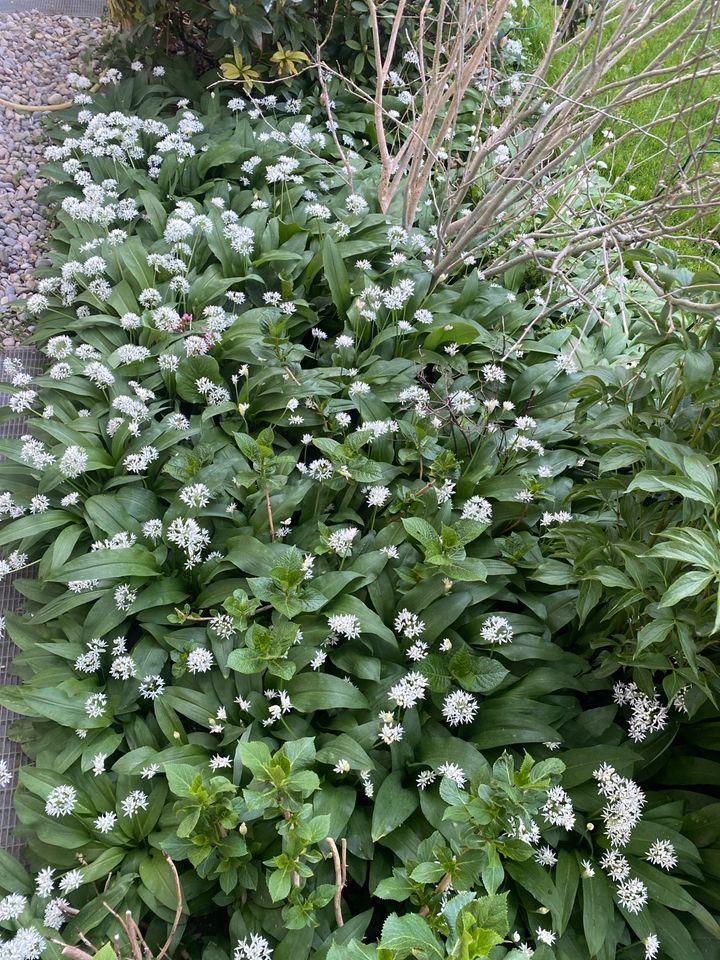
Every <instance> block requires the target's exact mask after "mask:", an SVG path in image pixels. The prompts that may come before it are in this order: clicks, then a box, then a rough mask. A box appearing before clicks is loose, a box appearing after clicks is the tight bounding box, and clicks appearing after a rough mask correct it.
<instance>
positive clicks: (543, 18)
mask: <svg viewBox="0 0 720 960" xmlns="http://www.w3.org/2000/svg"><path fill="white" fill-rule="evenodd" d="M683 6H684V4H683V3H682V2H678V3H677V4H675V5H674V6H673V7H672V8H671V16H672V15H673V14H675V13H676V12H678V11H680V10H682V8H683ZM555 12H556V7H555V4H554V3H553V2H552V0H540V2H539V3H538V4H537V6H536V7H535V16H534V18H533V19H534V28H533V30H532V31H530V33H531V34H532V37H531V39H530V43H529V44H528V47H529V51H530V52H531V55H532V54H533V53H535V52H536V51H538V50H539V49H540V48H541V46H542V45H543V44H544V43H547V40H548V38H549V36H550V32H551V30H552V26H553V22H554V17H555ZM689 20H690V14H688V15H687V16H685V17H680V18H678V19H677V20H676V21H673V22H670V23H667V24H666V26H665V28H664V29H662V30H659V31H657V33H655V34H653V35H651V36H649V37H648V38H647V40H645V41H644V42H642V43H641V44H639V45H638V46H637V47H635V48H634V49H633V50H632V51H630V52H629V53H628V55H627V57H626V58H625V59H624V60H623V61H622V62H621V63H620V64H618V65H617V67H616V68H615V69H614V70H613V71H611V72H610V73H609V74H608V76H607V81H608V82H612V81H617V80H623V79H626V78H628V77H633V76H639V75H640V74H641V73H642V72H643V70H645V69H646V68H647V66H648V64H650V63H651V62H652V61H653V60H654V59H655V58H656V57H657V56H658V55H659V54H660V53H661V52H662V50H663V49H664V48H665V47H667V46H668V45H669V44H671V43H672V42H673V41H675V40H676V39H677V37H678V36H679V35H680V34H681V33H682V32H683V30H684V29H685V28H686V27H687V24H688V22H689ZM701 42H702V38H701V37H698V38H693V39H688V41H687V42H686V43H684V44H683V45H682V46H680V47H679V48H678V50H677V51H676V52H675V53H674V55H673V57H672V58H671V59H670V60H669V63H672V64H678V65H679V64H681V63H682V62H684V61H687V60H688V59H689V58H690V57H691V56H693V54H694V53H695V52H696V50H697V49H698V48H699V45H700V43H701ZM565 62H566V61H565ZM563 67H564V61H563V59H561V58H558V62H557V64H556V70H557V74H559V72H560V71H561V70H562V69H563ZM557 74H556V75H557ZM691 87H692V93H693V98H694V100H695V102H696V104H698V106H697V107H696V108H695V109H694V110H693V112H692V115H691V117H690V120H689V131H688V130H687V129H684V127H685V128H687V127H688V124H687V123H686V124H684V125H680V124H675V123H674V122H673V121H672V120H671V119H668V120H665V121H663V122H660V123H656V121H658V120H661V118H662V117H664V116H667V115H668V114H671V113H672V112H673V109H674V108H675V106H676V105H678V104H680V103H683V102H684V101H685V99H686V98H687V97H688V94H689V91H690V89H691ZM705 101H707V102H705ZM719 102H720V76H714V77H709V78H706V79H703V80H697V81H689V82H688V83H687V84H682V85H680V86H678V87H675V88H673V89H672V90H671V91H668V90H660V89H659V90H658V92H657V93H655V94H651V95H649V96H647V97H644V98H643V99H642V100H639V101H637V102H635V103H633V104H630V105H629V106H628V107H626V108H625V109H624V110H623V112H622V113H621V114H620V115H619V116H618V117H617V118H616V119H615V120H613V121H609V122H608V124H607V128H608V129H610V130H611V131H612V132H613V133H614V135H615V136H616V137H618V138H620V137H621V136H622V134H624V133H626V132H627V129H628V125H632V126H635V127H639V128H647V127H648V126H649V125H652V134H651V135H644V134H642V133H638V134H637V135H635V136H630V137H627V138H626V139H625V140H623V141H622V142H621V143H618V145H617V146H616V148H615V149H614V150H613V151H612V153H611V154H610V155H609V156H608V157H606V159H607V161H608V163H609V164H610V167H611V170H612V172H613V174H614V175H615V178H616V179H617V180H618V184H619V186H620V188H621V189H625V190H630V191H631V192H632V193H633V195H634V196H635V197H638V198H640V199H648V198H649V197H651V196H652V195H653V193H654V191H655V190H656V189H657V184H658V179H659V178H660V177H661V176H662V175H664V176H665V177H671V176H680V175H681V173H682V167H683V164H684V163H685V162H687V160H689V158H690V156H691V152H692V150H693V149H694V148H695V147H696V146H697V145H698V144H699V143H701V142H702V141H703V139H704V138H705V136H706V135H707V131H708V129H709V128H711V127H713V126H715V129H716V131H717V133H718V136H720V129H718V127H717V126H716V120H717V109H718V108H717V105H718V103H719ZM597 142H598V144H600V143H601V142H603V140H602V135H599V136H598V141H597ZM670 142H672V143H674V144H675V147H674V153H675V159H676V161H677V163H676V164H673V165H672V166H671V164H670V163H669V162H668V156H667V150H666V145H667V144H668V143H670ZM717 149H718V151H720V141H719V142H718V143H717ZM705 162H706V164H707V168H710V167H711V166H712V165H713V164H720V152H719V153H718V154H713V153H712V152H710V151H708V153H707V156H706V161H705ZM687 232H688V235H689V236H690V237H691V238H692V239H672V240H668V241H667V245H668V246H670V247H672V248H673V249H675V250H676V251H677V252H678V253H679V254H680V255H681V256H682V257H683V258H684V259H688V260H690V259H692V260H695V261H696V259H697V258H698V257H707V255H708V252H709V251H708V247H707V245H706V244H704V243H703V242H702V240H703V239H704V238H708V237H714V238H716V239H717V238H718V236H719V234H720V214H718V213H717V212H714V213H712V214H711V215H709V216H707V217H704V218H703V219H702V220H698V221H696V222H695V223H693V224H691V225H690V226H689V227H688V231H687ZM694 238H697V239H694Z"/></svg>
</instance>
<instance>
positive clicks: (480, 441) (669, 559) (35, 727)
mask: <svg viewBox="0 0 720 960" xmlns="http://www.w3.org/2000/svg"><path fill="white" fill-rule="evenodd" d="M178 90H181V91H182V93H183V97H184V98H188V99H184V100H183V101H182V102H181V103H180V104H178V95H177V91H178ZM233 92H236V91H233ZM326 121H327V114H326V111H325V109H324V107H322V106H320V104H319V103H318V102H317V99H307V100H305V101H302V102H300V101H299V100H298V99H295V98H291V97H290V96H283V97H280V98H279V99H276V98H275V97H272V98H266V99H264V100H261V101H257V102H254V103H247V102H246V101H244V100H241V99H239V98H237V97H235V98H233V99H232V100H228V97H227V94H226V93H225V92H220V91H217V92H215V93H214V94H209V93H208V92H206V91H205V90H204V88H203V86H202V84H201V83H200V82H198V81H196V80H194V79H193V78H192V77H191V76H189V75H187V74H184V73H183V74H181V73H179V72H175V71H174V70H173V69H171V68H168V69H167V72H166V74H165V76H164V77H162V76H161V77H158V76H152V75H149V74H147V73H145V72H138V73H137V74H136V75H134V76H132V75H131V76H130V77H129V78H126V79H124V80H120V81H119V82H118V83H116V84H113V83H109V84H107V85H106V88H105V90H104V92H103V93H102V94H101V95H100V96H98V97H97V98H96V99H95V100H94V101H93V102H92V103H88V104H84V103H80V104H79V105H78V108H77V109H76V110H73V111H68V112H67V114H66V115H63V116H62V117H61V124H60V125H59V126H58V127H57V128H55V129H54V136H55V138H56V141H57V142H56V144H55V145H54V146H53V147H52V148H51V149H50V150H49V152H48V159H49V161H50V162H49V163H48V164H47V174H48V176H49V178H51V179H52V181H54V183H53V185H52V186H51V187H49V188H48V190H47V192H46V197H47V200H48V202H50V203H53V204H54V206H55V209H56V210H57V220H58V224H57V228H56V229H55V231H54V235H53V236H54V243H53V245H54V251H53V254H52V257H53V266H52V268H50V269H48V270H47V271H45V276H44V277H43V278H42V279H41V281H40V287H39V289H40V293H39V294H38V295H36V296H34V297H31V298H30V300H29V302H28V306H29V308H30V309H31V310H32V311H34V312H35V313H37V314H38V316H39V317H40V328H41V336H40V338H39V339H40V342H41V344H42V349H43V350H44V351H45V353H46V354H47V357H48V369H47V371H46V372H45V373H44V374H43V375H41V376H39V377H35V378H28V377H27V376H26V375H25V373H24V371H23V370H22V369H21V368H20V367H19V365H18V364H17V363H14V362H6V363H5V366H4V368H3V376H4V379H5V381H6V382H7V383H8V387H7V389H8V390H9V391H10V392H11V394H12V397H11V400H10V404H9V406H8V407H7V408H6V409H5V410H4V411H3V416H4V417H5V418H10V417H13V416H17V415H18V414H23V415H25V416H26V417H27V418H28V419H27V433H26V435H25V436H24V437H23V438H22V439H20V440H16V441H15V440H4V441H2V442H1V446H0V451H1V452H2V453H3V455H4V457H5V459H4V460H3V461H2V463H0V474H1V475H2V478H3V481H2V484H0V489H2V490H5V491H7V492H6V493H3V494H2V495H0V509H1V510H2V514H3V518H4V519H3V523H2V527H0V545H2V547H3V549H4V551H5V560H4V561H2V563H3V566H2V568H0V570H2V571H3V572H4V573H5V574H7V575H13V576H16V577H17V576H21V575H22V571H23V570H25V569H27V568H29V567H31V566H35V567H37V572H38V578H37V579H30V578H27V579H18V580H16V583H17V586H18V589H19V590H20V591H21V592H22V594H23V596H24V597H25V598H26V601H27V613H26V614H25V615H24V616H22V617H15V616H10V615H8V617H7V630H8V633H9V635H10V636H11V638H12V639H13V640H14V641H15V643H17V645H18V646H19V647H20V650H21V652H20V655H19V656H18V658H17V662H16V668H17V670H18V672H19V673H20V675H21V676H22V677H23V680H24V682H23V683H22V685H20V686H18V687H14V688H13V687H10V688H4V690H3V691H2V702H3V703H4V704H6V705H7V706H9V707H11V708H12V709H14V710H15V711H16V712H18V713H20V714H22V715H23V716H24V717H26V718H27V719H26V720H24V721H20V722H19V723H18V725H17V729H16V732H17V735H18V737H19V738H20V739H21V740H22V743H23V747H24V749H25V751H26V752H27V754H28V756H29V757H30V759H31V761H32V762H31V763H30V764H28V765H27V766H26V767H24V768H23V770H22V771H21V773H20V780H21V788H20V790H19V791H18V794H17V797H16V807H17V811H18V816H19V818H20V821H21V824H22V830H23V835H24V837H25V838H26V840H27V845H28V846H27V855H28V860H29V867H30V868H31V869H32V870H33V871H37V870H39V869H40V870H42V869H43V868H47V867H50V868H52V870H53V871H55V872H56V873H57V874H62V880H61V881H60V885H59V891H60V892H62V894H63V895H64V896H66V897H67V899H68V900H69V902H70V905H71V907H72V908H75V909H79V911H80V912H79V913H77V914H76V915H73V916H72V918H71V921H70V922H66V920H67V915H66V914H64V912H63V911H64V908H63V907H62V906H58V905H57V902H56V900H57V897H56V894H57V891H53V890H52V883H51V880H50V878H48V877H47V875H46V874H45V875H43V873H42V872H41V874H40V875H39V876H38V877H37V878H36V879H35V880H34V879H33V877H32V875H31V873H29V872H28V871H27V870H26V869H25V867H23V866H21V865H19V864H15V863H13V862H12V861H10V859H9V858H3V861H2V862H3V864H4V870H3V872H2V875H1V876H0V885H1V886H2V887H3V890H4V892H6V893H7V894H8V896H7V897H6V898H5V899H3V900H1V901H0V916H1V917H2V922H3V924H4V926H5V927H6V928H7V930H8V932H9V936H11V937H12V936H13V935H14V934H15V931H16V930H17V929H18V928H21V929H35V930H36V931H39V932H37V933H36V934H34V935H32V936H36V937H37V936H42V937H43V938H44V940H45V941H49V938H50V937H51V936H57V932H56V931H57V929H59V928H60V927H62V934H61V935H62V937H63V938H64V939H65V940H66V941H67V942H72V943H77V942H79V936H78V933H77V931H78V930H80V931H82V932H83V934H84V935H87V936H88V937H89V938H90V940H92V941H93V942H95V943H101V942H104V941H105V940H106V939H107V938H108V937H110V936H111V935H113V934H114V933H116V932H118V930H119V929H120V928H119V926H118V921H117V919H116V918H114V917H113V916H112V915H110V914H109V912H108V911H107V909H106V908H105V907H104V906H103V904H102V900H105V901H106V902H107V903H108V904H109V905H110V906H111V907H112V908H114V909H116V910H118V911H120V908H122V910H131V911H132V914H133V916H134V917H135V918H136V919H137V920H138V921H139V922H140V924H141V926H142V929H143V933H144V936H145V938H146V940H147V942H148V944H149V945H150V947H151V949H152V950H154V951H157V950H158V949H159V947H160V946H161V945H162V944H163V942H164V941H165V938H166V936H167V932H168V929H169V927H170V925H171V923H172V920H173V916H174V912H175V907H176V900H177V898H176V891H175V887H174V880H173V875H172V870H171V867H170V866H169V864H168V863H167V861H166V860H165V859H164V858H163V856H162V852H163V851H165V852H167V853H168V854H169V855H170V857H171V858H172V860H173V861H174V863H175V864H176V865H177V868H178V871H179V874H180V880H181V885H182V891H183V905H182V906H183V909H182V916H181V922H180V926H179V928H178V930H177V933H176V934H175V938H174V943H173V951H172V952H173V953H174V955H176V956H189V957H192V958H195V957H203V958H205V960H224V958H227V957H229V956H230V955H231V954H232V951H233V948H234V947H235V956H236V958H237V960H246V958H247V960H263V958H265V957H266V956H267V955H268V954H269V947H268V946H267V944H266V943H265V940H259V939H257V938H258V937H261V938H267V941H268V942H269V943H271V944H272V945H273V948H274V956H275V958H276V960H287V958H292V960H306V958H312V960H324V958H325V957H328V958H329V960H375V958H377V960H402V958H404V957H406V956H408V955H413V956H415V957H419V958H427V960H431V958H434V957H438V958H442V957H444V956H451V957H453V958H458V960H473V958H476V957H477V958H479V957H484V956H490V957H492V958H493V960H500V958H503V957H507V958H508V960H509V958H514V960H519V958H521V957H527V956H531V955H533V951H534V956H535V957H536V958H537V960H547V958H552V957H557V958H558V960H586V958H587V957H597V958H600V960H614V958H615V957H618V956H623V957H628V958H631V960H632V958H642V957H654V956H666V957H669V958H671V960H702V958H712V957H718V956H720V939H719V938H720V927H719V926H718V923H717V921H716V919H715V917H716V915H717V912H718V910H719V909H720V866H719V865H720V827H718V809H719V807H718V804H717V802H715V800H714V797H713V795H712V792H711V791H712V787H713V786H716V785H717V783H718V782H719V772H720V764H719V763H718V761H717V759H707V758H706V757H704V756H703V751H713V752H714V753H717V752H718V751H720V738H719V737H718V722H717V720H716V708H715V704H716V701H717V696H718V682H717V674H716V669H715V663H714V659H715V657H714V643H715V641H714V640H713V636H714V634H715V631H716V627H717V624H718V614H717V590H718V581H720V563H719V562H718V559H717V558H718V543H720V539H719V538H718V527H717V506H716V501H717V473H716V466H715V463H716V460H717V457H718V454H717V443H718V440H719V439H720V435H719V433H718V426H717V425H716V417H717V414H718V412H719V411H718V395H717V387H716V384H715V381H716V377H715V366H716V363H717V362H718V360H719V359H720V343H719V342H718V340H717V334H716V332H715V328H714V324H713V317H712V315H713V307H712V306H708V307H707V308H705V307H703V306H702V304H701V305H700V306H699V308H698V309H697V310H696V311H690V310H687V309H685V310H679V311H676V313H675V317H674V324H673V326H672V329H671V330H670V332H667V333H661V332H660V331H664V330H667V329H668V324H667V308H666V306H665V304H664V301H663V300H661V299H660V298H658V297H657V296H656V295H655V294H653V293H652V292H651V291H649V290H648V289H647V288H645V287H644V286H642V285H640V284H638V283H637V282H633V283H629V282H624V283H622V282H618V284H617V286H616V288H614V289H613V288H610V287H608V288H607V289H602V290H596V291H595V294H594V299H593V300H592V301H589V300H588V299H587V298H586V299H585V300H584V301H583V302H578V303H574V304H570V305H568V304H567V303H566V302H565V301H563V304H564V305H563V306H562V308H558V310H557V311H555V312H554V313H553V312H552V311H550V312H549V315H548V311H547V309H546V307H547V299H548V298H549V297H551V296H552V294H551V292H550V288H545V287H542V286H539V287H538V286H537V285H538V284H539V283H540V281H539V280H538V278H537V277H535V276H532V275H531V274H529V273H525V272H524V271H509V272H506V274H505V276H504V277H503V281H504V283H502V284H501V283H499V282H489V281H488V280H486V279H484V278H483V276H482V273H481V271H480V270H479V269H478V268H477V267H476V266H475V265H474V264H473V263H470V262H468V263H466V264H464V265H463V266H462V267H461V268H460V269H458V270H456V271H455V272H453V273H452V274H451V275H449V276H447V277H444V278H443V279H442V281H441V282H437V283H433V281H432V274H431V266H432V263H431V262H429V261H428V257H429V256H430V254H431V248H432V246H433V242H434V239H433V224H432V218H431V214H430V213H429V212H428V211H427V209H424V211H423V218H422V221H423V222H422V223H421V224H419V225H418V228H417V229H416V230H413V231H412V232H411V233H409V234H408V233H406V232H405V231H404V230H402V228H399V227H397V226H396V225H395V224H394V223H393V221H392V219H391V217H387V216H385V215H381V214H380V213H378V212H377V210H376V205H375V196H376V184H377V161H376V158H375V156H374V153H373V149H372V146H371V145H370V143H369V141H363V140H362V139H361V135H362V134H364V133H365V128H361V130H360V133H359V135H358V136H356V137H354V138H353V137H351V135H350V133H349V132H348V129H347V128H349V127H350V126H351V124H352V123H353V122H354V118H352V117H350V118H348V116H347V115H345V116H344V117H343V122H344V123H345V125H346V128H345V129H343V128H342V127H341V134H342V136H343V143H344V147H345V148H346V150H347V151H348V155H349V157H350V160H351V162H352V164H353V168H354V181H353V182H354V186H353V191H350V189H349V187H348V184H347V180H346V169H345V166H344V163H343V162H342V160H341V158H340V157H339V156H338V153H337V148H336V145H335V143H334V142H333V138H332V137H331V135H330V133H329V132H328V129H327V124H326ZM614 202H617V199H616V200H615V201H614ZM636 255H638V256H642V257H644V258H645V259H646V260H647V261H648V262H653V261H657V260H658V259H660V255H659V254H653V253H651V252H649V251H648V252H646V253H641V254H636ZM596 266H597V264H596V262H595V261H594V260H593V258H592V256H588V257H587V258H586V261H585V262H583V263H582V264H581V266H580V267H579V268H578V269H583V270H587V271H592V270H594V269H595V268H596ZM657 276H658V278H659V281H658V282H660V281H661V282H663V283H665V284H666V285H667V287H668V289H670V290H672V291H673V292H674V294H675V295H676V296H677V297H682V298H684V299H686V300H687V299H688V298H689V297H690V296H692V297H694V298H695V299H698V300H700V299H701V298H705V299H706V300H708V301H710V299H711V297H712V283H713V282H714V280H715V279H716V278H713V277H702V276H695V277H693V276H691V275H689V274H685V273H682V272H673V271H672V270H670V269H667V270H665V271H664V272H663V271H662V270H660V271H658V273H657ZM622 279H624V278H621V280H622ZM619 291H622V292H623V294H622V296H621V295H620V293H619ZM538 317H542V318H543V319H541V320H540V321H539V322H537V323H535V321H536V320H537V319H538ZM656 688H657V689H656ZM691 784H692V786H691ZM345 858H346V864H345V867H344V866H343V861H344V859H345ZM78 864H80V866H81V870H80V871H77V869H76V868H77V867H78ZM43 876H44V879H42V878H43ZM68 877H70V878H71V879H67V878H68ZM55 879H57V878H55ZM48 884H50V886H48ZM94 885H96V887H95V886H94ZM99 891H102V896H101V897H99V896H98V892H99ZM14 895H15V896H17V895H20V896H22V897H26V898H27V900H26V901H25V902H22V903H20V902H19V901H18V900H17V899H16V900H14V901H12V900H11V898H12V897H13V896H14ZM53 905H54V906H53ZM58 912H59V914H58ZM22 937H25V938H26V940H27V938H29V937H31V935H30V934H22V935H21V934H15V939H14V940H10V941H8V942H9V944H10V945H9V946H8V947H7V952H8V956H12V957H13V958H16V957H18V958H20V957H21V958H22V960H30V958H31V957H34V956H37V955H38V953H39V945H38V941H37V940H35V941H33V944H34V946H32V945H31V946H32V948H31V947H28V946H27V943H24V942H23V943H21V940H22ZM253 938H254V939H253ZM654 938H659V940H660V943H661V947H660V948H659V949H660V951H661V952H660V953H658V951H657V949H656V947H655V939H654ZM236 944H237V947H236V946H235V945H236ZM530 944H532V946H530ZM44 949H45V951H46V952H44V953H43V956H46V957H51V956H55V955H59V951H60V947H59V946H57V945H56V944H53V943H50V942H46V943H45V948H44Z"/></svg>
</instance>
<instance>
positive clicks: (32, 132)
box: [0, 11, 107, 349]
mask: <svg viewBox="0 0 720 960" xmlns="http://www.w3.org/2000/svg"><path fill="white" fill-rule="evenodd" d="M106 32H107V27H106V25H103V22H102V21H101V20H99V19H85V18H82V19H81V18H79V17H65V16H48V15H47V14H43V13H39V12H37V11H31V12H27V13H0V97H2V98H3V99H5V100H12V101H14V102H17V103H23V104H30V105H32V104H53V103H55V104H57V103H62V102H63V101H64V100H68V99H71V98H72V96H73V92H74V91H73V90H72V89H71V88H70V87H69V85H68V84H67V83H66V81H65V77H66V75H67V74H68V73H70V72H73V71H74V72H77V73H83V74H84V73H86V72H87V65H86V63H85V62H84V60H83V59H82V54H83V52H84V51H86V50H91V49H93V48H94V47H95V46H96V45H97V43H98V42H99V41H100V39H101V38H102V37H103V35H104V34H105V33H106ZM42 116H44V114H41V113H18V112H16V111H15V110H11V109H9V108H5V109H3V108H2V107H1V106H0V349H2V348H3V347H4V348H10V347H13V346H15V345H16V344H18V343H21V342H22V341H23V340H24V338H25V336H26V335H27V333H29V332H32V325H28V319H27V317H26V316H24V315H23V314H22V313H20V312H18V310H17V309H16V308H15V307H13V306H11V304H12V301H13V300H15V298H16V297H20V296H24V295H25V294H26V293H28V292H29V291H31V290H33V289H34V287H33V281H32V271H33V269H34V267H35V266H36V265H37V264H40V265H42V251H43V246H44V237H45V234H46V232H47V230H48V226H49V225H48V222H47V220H46V218H45V216H44V215H43V208H42V207H41V206H40V205H39V203H38V201H37V193H38V190H39V189H40V187H41V186H42V184H43V181H42V179H41V178H40V177H39V175H38V167H39V165H40V163H42V159H43V151H44V149H45V143H44V141H43V137H42V120H41V117H42ZM46 262H47V261H46Z"/></svg>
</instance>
